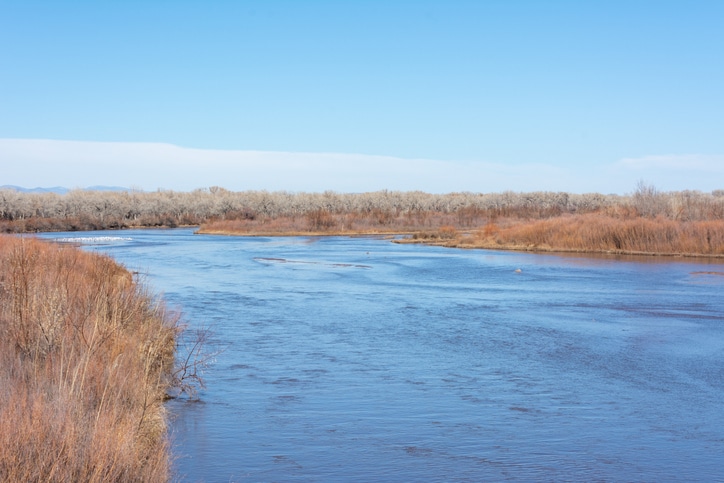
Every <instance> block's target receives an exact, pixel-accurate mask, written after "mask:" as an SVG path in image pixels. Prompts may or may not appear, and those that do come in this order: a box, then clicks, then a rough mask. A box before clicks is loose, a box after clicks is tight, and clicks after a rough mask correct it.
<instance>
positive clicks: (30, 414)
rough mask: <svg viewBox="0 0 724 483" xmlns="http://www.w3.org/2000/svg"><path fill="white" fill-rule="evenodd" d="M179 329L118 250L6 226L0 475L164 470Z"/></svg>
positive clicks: (133, 475) (118, 474)
mask: <svg viewBox="0 0 724 483" xmlns="http://www.w3.org/2000/svg"><path fill="white" fill-rule="evenodd" d="M177 333H178V329H177V324H176V319H175V318H174V317H172V316H171V315H169V314H168V313H167V312H166V311H165V310H164V307H163V306H162V305H161V304H160V303H158V302H157V301H156V300H155V299H154V298H153V297H152V296H151V295H150V294H149V293H147V291H146V290H145V289H144V288H143V287H142V286H141V285H139V284H138V283H136V282H135V281H134V280H133V277H132V276H131V274H130V273H129V272H128V271H127V270H125V269H124V268H122V267H120V266H119V265H117V264H116V263H115V262H114V261H113V260H111V259H110V258H108V257H106V256H102V255H98V254H91V253H86V252H82V251H81V250H79V249H76V248H72V247H67V246H59V245H57V244H51V243H44V242H41V241H37V240H34V239H28V238H14V237H8V236H2V237H0V480H1V481H24V482H25V481H34V482H40V481H43V482H45V481H62V482H75V481H84V482H100V481H118V482H120V481H124V482H127V481H139V482H140V481H167V480H168V479H169V477H170V469H169V468H170V462H169V448H168V442H167V437H166V417H165V413H164V405H163V401H164V399H165V395H166V390H167V388H168V385H169V384H170V383H171V380H172V378H173V376H172V372H173V365H174V352H175V338H176V335H177Z"/></svg>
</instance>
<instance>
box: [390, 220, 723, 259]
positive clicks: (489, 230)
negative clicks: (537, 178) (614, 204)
mask: <svg viewBox="0 0 724 483" xmlns="http://www.w3.org/2000/svg"><path fill="white" fill-rule="evenodd" d="M404 241H405V242H408V243H429V244H435V245H440V246H448V247H458V248H489V249H505V250H528V251H561V252H582V253H617V254H638V255H678V256H708V257H724V220H711V221H675V220H667V219H664V218H655V219H649V218H644V217H629V218H615V217H612V216H608V215H603V214H585V215H568V216H559V217H555V218H550V219H546V220H535V221H522V220H502V221H501V222H500V223H493V222H491V223H488V224H487V225H485V226H484V227H482V228H481V229H478V230H474V231H471V232H470V231H468V232H464V233H459V232H458V231H457V230H456V229H454V228H452V227H449V228H447V229H441V230H438V231H437V232H423V233H417V234H415V235H413V236H412V237H411V238H409V239H407V240H404Z"/></svg>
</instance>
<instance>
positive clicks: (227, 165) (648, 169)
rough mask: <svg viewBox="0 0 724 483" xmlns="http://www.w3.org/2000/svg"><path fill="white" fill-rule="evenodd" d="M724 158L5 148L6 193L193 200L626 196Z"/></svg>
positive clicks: (692, 174) (0, 181)
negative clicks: (49, 190) (416, 193)
mask: <svg viewBox="0 0 724 483" xmlns="http://www.w3.org/2000/svg"><path fill="white" fill-rule="evenodd" d="M723 166H724V157H722V156H694V155H686V156H646V157H642V158H627V159H622V160H620V161H618V162H614V163H610V164H608V165H600V166H591V165H590V164H585V163H581V165H579V166H578V167H566V166H558V165H552V164H542V163H528V164H503V163H492V162H483V161H468V162H461V161H441V160H432V159H405V158H397V157H392V156H374V155H365V154H346V153H291V152H274V151H241V150H214V149H194V148H185V147H180V146H176V145H172V144H164V143H123V142H88V141H58V140H43V139H0V168H1V169H0V185H5V184H10V185H19V186H24V187H36V186H41V187H51V186H65V187H68V188H78V187H87V186H95V185H110V186H125V187H135V188H140V189H145V190H155V189H157V188H163V189H173V190H177V191H191V190H194V189H197V188H205V187H209V186H222V187H225V188H227V189H230V190H269V191H276V190H286V191H308V192H319V191H325V190H333V191H338V192H364V191H377V190H382V189H388V190H401V191H408V190H421V191H427V192H431V193H445V192H453V191H474V192H501V191H506V190H512V191H568V192H573V193H582V192H594V191H596V192H602V193H626V192H631V191H632V190H633V189H634V188H635V184H636V181H637V180H638V179H645V180H646V181H647V182H653V183H654V184H655V185H656V186H657V187H658V188H659V189H665V190H678V189H699V190H703V191H708V190H712V189H721V188H724V186H722V185H724V182H722V180H724V178H722V177H720V176H712V174H715V173H721V172H722V167H723Z"/></svg>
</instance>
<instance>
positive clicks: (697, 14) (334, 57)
mask: <svg viewBox="0 0 724 483" xmlns="http://www.w3.org/2000/svg"><path fill="white" fill-rule="evenodd" d="M722 86H724V2H721V1H714V0H712V1H696V0H694V1H690V2H680V1H678V2H671V1H665V0H664V1H635V0H633V1H625V2H624V1H615V0H614V1H606V2H583V1H535V2H534V1H523V0H519V1H515V0H508V1H454V0H451V1H395V0H391V1H341V0H339V1H302V0H297V1H274V0H266V1H207V2H201V1H193V2H192V1H182V0H177V1H153V0H146V1H133V0H130V1H124V2H98V1H87V2H82V1H62V0H56V1H53V2H50V1H46V2H38V1H32V0H30V1H6V0H0V166H2V170H0V185H3V184H17V185H22V186H28V187H34V186H55V185H63V186H68V187H82V186H89V185H98V184H106V185H122V186H130V185H133V186H136V187H140V188H143V189H151V190H152V189H156V188H159V187H161V188H166V189H177V190H190V189H194V188H201V187H205V186H211V185H220V186H225V187H227V188H229V189H269V190H277V189H284V190H291V191H320V190H325V189H331V190H336V191H369V190H376V189H404V190H407V189H420V190H423V191H430V192H448V191H485V192H488V191H504V190H513V191H534V190H554V191H558V190H562V191H570V192H589V191H598V192H603V193H626V192H630V191H633V189H634V188H635V185H636V182H637V181H638V180H639V179H643V180H645V181H647V182H648V183H652V184H655V185H656V186H657V187H658V188H659V189H663V190H674V189H699V190H703V191H710V190H713V189H724V88H723V87H722Z"/></svg>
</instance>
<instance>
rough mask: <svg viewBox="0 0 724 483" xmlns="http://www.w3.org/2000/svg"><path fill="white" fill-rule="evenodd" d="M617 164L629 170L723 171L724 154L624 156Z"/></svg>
mask: <svg viewBox="0 0 724 483" xmlns="http://www.w3.org/2000/svg"><path fill="white" fill-rule="evenodd" d="M618 165H619V166H620V167H622V168H624V169H631V170H651V169H661V170H677V171H707V172H710V173H724V156H721V155H705V154H668V155H651V156H642V157H640V158H624V159H621V160H620V161H619V162H618Z"/></svg>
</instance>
